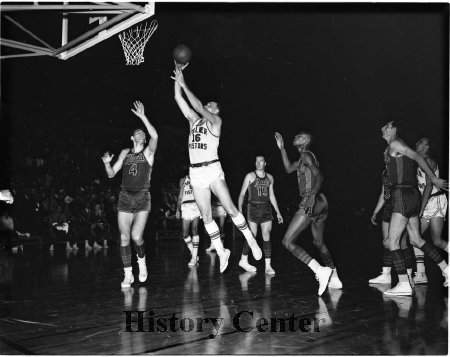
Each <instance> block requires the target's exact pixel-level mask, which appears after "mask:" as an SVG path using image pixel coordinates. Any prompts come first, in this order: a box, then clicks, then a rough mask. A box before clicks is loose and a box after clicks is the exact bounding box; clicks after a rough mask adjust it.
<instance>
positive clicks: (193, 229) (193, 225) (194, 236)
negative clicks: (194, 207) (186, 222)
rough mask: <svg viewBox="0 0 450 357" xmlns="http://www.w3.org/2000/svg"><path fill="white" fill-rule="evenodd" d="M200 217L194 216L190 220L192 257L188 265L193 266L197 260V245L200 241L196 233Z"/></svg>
mask: <svg viewBox="0 0 450 357" xmlns="http://www.w3.org/2000/svg"><path fill="white" fill-rule="evenodd" d="M199 221H200V217H195V218H194V219H192V221H191V234H192V257H191V260H190V262H189V263H188V265H189V266H195V265H196V264H197V262H198V246H199V243H200V236H199V235H198V222H199Z"/></svg>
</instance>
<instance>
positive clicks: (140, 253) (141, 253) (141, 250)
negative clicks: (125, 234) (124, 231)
mask: <svg viewBox="0 0 450 357" xmlns="http://www.w3.org/2000/svg"><path fill="white" fill-rule="evenodd" d="M134 249H135V250H136V253H137V255H138V257H139V258H144V257H145V243H142V244H141V245H137V244H136V243H134Z"/></svg>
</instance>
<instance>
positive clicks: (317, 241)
mask: <svg viewBox="0 0 450 357" xmlns="http://www.w3.org/2000/svg"><path fill="white" fill-rule="evenodd" d="M324 231H325V221H317V222H312V224H311V232H312V236H313V243H314V245H315V246H316V248H317V249H318V250H319V253H320V257H321V258H322V261H323V263H324V264H325V265H326V266H327V267H329V268H330V269H331V270H332V271H333V273H332V275H331V278H330V281H329V283H328V286H329V287H330V288H333V289H342V282H341V280H340V279H339V276H338V274H337V270H336V266H335V265H334V262H333V259H332V258H331V254H330V251H329V250H328V248H327V246H326V245H325V242H324V240H323V235H324Z"/></svg>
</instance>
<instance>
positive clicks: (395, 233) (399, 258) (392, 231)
mask: <svg viewBox="0 0 450 357" xmlns="http://www.w3.org/2000/svg"><path fill="white" fill-rule="evenodd" d="M407 224H408V218H406V217H405V216H403V215H402V214H401V213H398V212H394V213H392V217H391V222H390V224H389V233H388V235H389V249H390V250H391V256H392V263H393V265H394V267H395V270H396V271H397V275H398V280H399V282H398V284H397V285H396V286H395V287H394V288H392V289H389V290H387V291H385V294H386V295H412V289H411V285H410V282H409V278H408V274H407V272H406V265H405V260H404V258H403V253H402V251H401V249H400V238H401V236H402V233H403V231H404V230H405V228H406V225H407Z"/></svg>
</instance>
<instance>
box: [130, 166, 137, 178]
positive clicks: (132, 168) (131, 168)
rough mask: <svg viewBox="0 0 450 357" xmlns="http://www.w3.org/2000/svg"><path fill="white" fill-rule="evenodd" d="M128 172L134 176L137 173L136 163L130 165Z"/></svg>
mask: <svg viewBox="0 0 450 357" xmlns="http://www.w3.org/2000/svg"><path fill="white" fill-rule="evenodd" d="M128 173H129V174H130V175H133V176H136V175H137V173H138V172H137V164H133V165H131V167H130V169H129V170H128Z"/></svg>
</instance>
